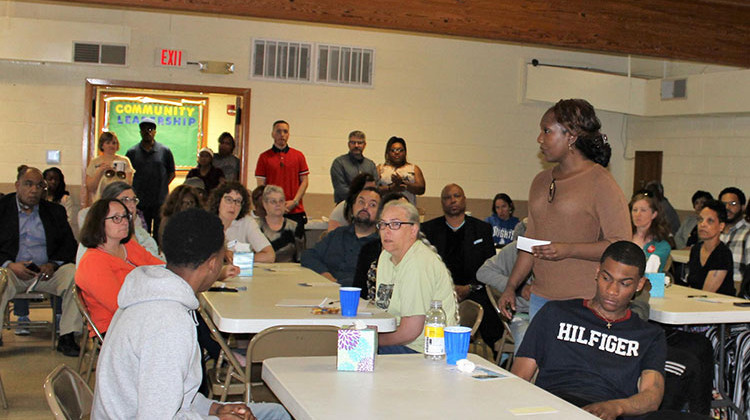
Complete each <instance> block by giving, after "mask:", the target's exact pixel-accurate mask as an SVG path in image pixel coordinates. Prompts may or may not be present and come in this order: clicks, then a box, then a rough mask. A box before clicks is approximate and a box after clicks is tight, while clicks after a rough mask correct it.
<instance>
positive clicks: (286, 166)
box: [255, 120, 310, 227]
mask: <svg viewBox="0 0 750 420" xmlns="http://www.w3.org/2000/svg"><path fill="white" fill-rule="evenodd" d="M271 137H273V146H271V148H270V149H268V150H266V151H265V152H263V153H261V154H260V156H258V163H257V164H256V165H255V179H256V181H257V182H258V186H260V185H278V186H279V187H281V188H282V189H283V190H284V195H285V198H286V204H285V207H286V217H288V218H290V219H292V220H294V221H295V222H297V224H298V225H300V226H302V227H304V226H305V224H306V223H307V214H306V213H305V206H304V205H303V204H302V198H303V197H304V196H305V192H306V191H307V186H308V184H309V179H308V176H309V175H310V169H309V168H308V167H307V160H305V155H303V154H302V152H300V151H299V150H297V149H293V148H291V147H289V123H288V122H286V121H284V120H279V121H276V122H274V123H273V128H272V130H271Z"/></svg>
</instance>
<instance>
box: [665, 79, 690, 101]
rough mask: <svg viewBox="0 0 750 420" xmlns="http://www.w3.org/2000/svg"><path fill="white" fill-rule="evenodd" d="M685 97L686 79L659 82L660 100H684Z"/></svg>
mask: <svg viewBox="0 0 750 420" xmlns="http://www.w3.org/2000/svg"><path fill="white" fill-rule="evenodd" d="M685 97H687V79H672V80H662V81H661V99H662V100H665V99H684V98H685Z"/></svg>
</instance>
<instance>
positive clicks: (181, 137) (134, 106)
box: [100, 93, 208, 170]
mask: <svg viewBox="0 0 750 420" xmlns="http://www.w3.org/2000/svg"><path fill="white" fill-rule="evenodd" d="M100 100H101V101H102V103H101V105H102V107H103V108H100V109H103V110H104V112H101V113H100V115H101V116H102V121H101V125H100V132H103V131H111V132H113V133H115V134H116V135H117V138H118V139H119V140H120V151H119V152H118V154H121V155H124V154H125V153H126V152H127V151H128V149H129V148H130V147H132V146H134V145H135V144H137V143H139V142H140V141H141V134H140V128H139V127H138V124H139V123H140V122H141V121H142V120H143V119H144V118H147V117H149V118H152V119H153V120H154V121H156V141H157V142H159V143H161V144H163V145H165V146H167V147H169V149H170V150H171V151H172V155H173V156H174V161H175V166H176V169H178V170H189V169H191V168H194V167H195V166H196V158H197V154H198V150H200V149H201V148H202V147H205V146H206V139H205V133H206V130H207V129H208V115H207V114H208V98H195V97H193V98H191V97H175V96H156V95H149V96H144V95H138V94H127V93H113V94H107V93H105V94H103V95H102V96H101V98H100Z"/></svg>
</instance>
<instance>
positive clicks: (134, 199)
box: [120, 197, 141, 205]
mask: <svg viewBox="0 0 750 420" xmlns="http://www.w3.org/2000/svg"><path fill="white" fill-rule="evenodd" d="M120 201H122V202H123V203H124V204H130V203H133V204H136V205H137V204H138V203H140V202H141V199H140V198H138V197H123V198H121V199H120Z"/></svg>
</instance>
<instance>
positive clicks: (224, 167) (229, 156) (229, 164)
mask: <svg viewBox="0 0 750 420" xmlns="http://www.w3.org/2000/svg"><path fill="white" fill-rule="evenodd" d="M234 146H235V144H234V137H232V135H231V134H229V133H227V132H226V131H225V132H223V133H221V135H219V153H216V154H214V161H213V164H214V166H215V167H217V168H219V169H221V171H222V172H224V178H226V180H227V181H237V182H239V181H240V159H239V158H238V157H237V156H235V155H234Z"/></svg>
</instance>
